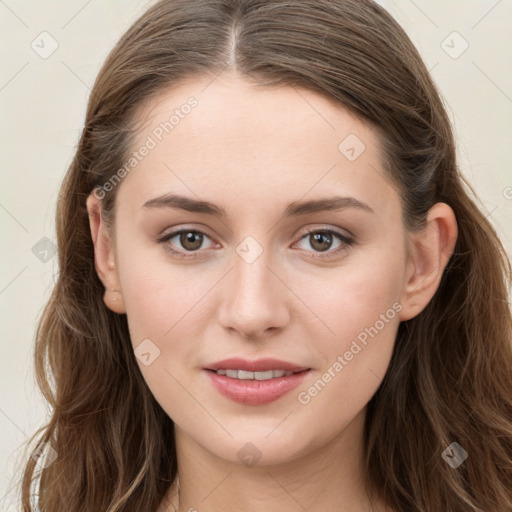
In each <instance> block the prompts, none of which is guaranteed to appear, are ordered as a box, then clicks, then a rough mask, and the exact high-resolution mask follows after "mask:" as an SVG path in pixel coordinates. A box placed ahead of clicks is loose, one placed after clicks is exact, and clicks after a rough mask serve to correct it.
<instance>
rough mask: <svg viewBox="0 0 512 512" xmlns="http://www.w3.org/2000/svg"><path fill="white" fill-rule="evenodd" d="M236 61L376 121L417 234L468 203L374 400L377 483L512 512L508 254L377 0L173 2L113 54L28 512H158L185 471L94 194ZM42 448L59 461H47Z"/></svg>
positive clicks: (44, 362)
mask: <svg viewBox="0 0 512 512" xmlns="http://www.w3.org/2000/svg"><path fill="white" fill-rule="evenodd" d="M226 69H236V70H237V71H238V72H239V73H240V75H241V76H242V77H244V78H246V79H247V80H249V81H251V82H252V83H253V84H255V85H258V86H262V87H273V86H281V85H288V86H294V87H302V88H307V89H310V90H312V91H315V92H317V93H319V94H322V95H324V96H325V97H328V98H330V99H334V100H336V101H338V102H339V103H340V104H342V105H344V106H345V107H346V108H348V109H350V110H351V111H352V112H354V113H355V114H356V115H357V116H359V117H360V118H362V119H364V120H366V121H368V122H370V123H371V124H372V125H373V126H374V127H375V130H377V132H378V133H379V135H380V139H381V141H382V144H383V155H382V159H383V165H384V166H385V168H386V171H387V172H388V173H389V176H390V177H391V178H392V179H393V180H394V182H395V183H396V184H397V186H398V188H399V190H400V194H401V198H402V202H403V217H404V223H405V226H406V227H407V228H408V229H411V230H413V229H417V228H419V227H421V226H422V225H423V223H424V221H425V218H426V214H427V212H428V210H429V208H430V207H431V206H432V205H434V204H435V203H436V202H445V203H447V204H448V205H450V206H451V208H452V209H453V210H454V212H455V216H456V218H457V222H458V231H459V234H458V240H457V244H456V247H455V252H454V254H453V255H452V256H451V258H450V260H449V262H448V265H447V267H446V269H445V271H444V274H443V278H442V281H441V283H440V286H439V289H438V290H437V293H436V294H435V296H434V297H433V299H432V300H431V301H430V303H429V304H428V305H427V307H426V308H425V309H424V310H423V311H422V312H421V313H420V314H419V315H418V316H417V317H415V318H413V319H411V320H409V321H406V322H402V323H401V324H400V327H399V331H398V335H397V339H396V346H395V350H394V353H393V356H392V360H391V363H390V366H389V369H388V371H387V373H386V375H385V377H384V380H383V382H382V383H381V385H380V387H379V389H378V390H377V392H376V393H375V395H374V396H373V397H372V399H371V401H370V402H369V404H368V410H367V417H366V425H365V442H366V444H365V460H366V472H367V485H368V486H369V488H371V489H373V490H375V491H376V492H378V493H379V494H381V495H382V496H383V498H384V499H385V501H386V502H387V503H388V504H389V505H390V506H391V507H393V508H394V509H395V510H400V511H407V512H414V511H428V512H432V511H440V510H444V511H451V512H459V511H460V512H462V511H464V512H467V511H469V510H472V511H485V512H505V511H506V510H509V511H510V510H512V391H511V389H512V374H511V372H512V341H511V340H512V321H511V311H510V307H509V303H508V292H509V290H508V287H509V281H510V271H511V269H510V262H509V260H508V259H507V256H506V253H505V251H504V249H503V247H502V245H501V243H500V241H499V239H498V237H497V235H496V233H495V231H494V229H493V227H492V226H491V224H490V222H489V221H488V220H487V218H486V216H485V215H484V214H483V213H482V211H481V207H480V206H478V203H477V202H476V201H477V200H476V199H475V198H473V196H474V192H473V191H472V189H471V187H470V186H469V185H468V184H467V183H466V182H465V181H464V179H463V177H462V175H461V174H460V172H459V170H458V167H457V163H456V152H455V142H454V138H453V134H452V130H451V126H450V122H449V118H448V117H447V114H446V111H445V109H444V107H443V104H442V101H441V99H440V96H439V93H438V91H437V89H436V87H435V85H434V83H433V81H432V79H431V77H430V75H429V73H428V70H427V69H426V67H425V65H424V63H423V62H422V60H421V57H420V56H419V54H418V52H417V50H416V49H415V47H414V46H413V44H412V43H411V41H410V39H409V38H408V36H407V35H406V34H405V32H404V31H403V30H402V28H401V27H400V26H399V25H398V24H397V23H396V21H395V20H394V19H393V18H392V17H391V16H390V15H389V14H388V13H387V12H386V11H385V10H384V9H383V8H381V7H379V6H378V5H377V4H375V3H374V2H373V1H371V0H300V1H299V0H161V1H159V2H158V3H156V4H154V5H153V6H151V7H150V8H149V9H148V10H147V12H146V13H145V14H143V15H142V16H141V17H140V19H138V20H137V21H136V22H135V23H134V24H133V26H131V27H130V29H129V30H128V31H127V32H126V34H125V35H124V36H123V37H122V38H121V39H120V41H119V42H118V43H117V45H116V46H115V47H114V49H113V50H112V51H111V53H110V54H109V56H108V57H107V59H106V62H105V63H104V65H103V67H102V68H101V70H100V72H99V75H98V77H97V79H96V82H95V84H94V87H93V89H92V92H91V95H90V98H89V103H88V107H87V114H86V119H85V126H84V129H83V131H82V133H81V137H80V140H79V143H78V147H77V150H76V154H75V156H74V159H73V162H72V164H71V166H70V167H69V169H68V172H67V174H66V176H65V179H64V181H63V184H62V188H61V190H60V195H59V198H58V206H57V215H56V229H57V239H58V257H59V275H58V280H57V282H56V285H55V287H54V290H53V293H52V295H51V297H50V299H49V301H48V303H47V305H46V307H45V309H44V312H43V314H42V318H41V320H40V323H39V325H38V329H37V333H36V343H35V371H36V378H37V383H38V386H39V387H40V389H41V391H42V393H43V395H44V397H45V399H46V400H47V401H48V403H49V405H50V406H51V416H50V418H49V422H48V423H47V424H46V425H45V426H44V427H42V428H41V429H39V430H38V431H37V432H36V433H35V434H34V435H33V436H32V438H31V440H30V441H29V443H31V442H33V441H34V440H37V447H36V448H34V450H33V451H32V452H31V454H32V455H34V456H33V457H26V458H27V462H26V467H24V473H23V477H22V482H21V485H20V488H21V495H22V496H21V499H22V506H23V510H24V511H25V512H28V511H32V510H42V511H45V512H60V511H62V510H67V511H73V512H82V511H83V512H100V511H108V512H121V511H139V512H141V511H148V512H150V511H155V510H156V509H157V507H158V506H159V504H160V503H161V501H162V499H163V497H164V496H165V493H166V491H167V489H168V488H169V486H170V485H171V483H172V482H173V481H174V479H175V477H176V473H177V463H176V453H175V444H174V431H173V422H172V420H171V419H170V418H169V417H168V416H167V414H166V413H165V412H164V410H163V409H162V408H161V407H160V405H159V404H158V403H157V402H156V400H155V399H154V397H153V396H152V394H151V392H150V390H149V388H148V387H147V385H146V383H145V381H144V379H143V378H142V376H141V372H140V370H139V367H138V364H137V362H136V358H135V356H134V353H133V349H132V345H131V341H130V336H129V331H128V327H127V321H126V316H125V315H118V314H115V313H113V312H112V311H110V310H109V309H108V308H107V307H106V306H105V304H104V302H103V298H102V297H103V293H104V288H103V285H102V283H101V281H100V280H99V278H98V276H97V274H96V271H95V266H94V249H93V243H92V239H91V233H90V228H89V222H88V214H87V210H86V198H87V196H88V195H89V194H90V193H91V191H93V190H94V188H95V187H96V186H98V185H102V184H104V183H106V182H107V181H108V180H109V179H111V177H112V176H113V175H114V174H115V173H116V171H118V169H119V168H120V167H121V166H122V165H123V162H125V161H126V156H127V155H128V152H129V149H130V141H131V140H132V136H133V134H134V133H135V129H134V119H135V117H136V112H137V109H139V108H140V107H141V105H143V103H144V102H147V101H149V100H150V99H151V98H152V97H154V96H155V95H156V94H158V93H161V92H162V91H164V90H166V89H169V88H172V86H174V85H176V84H178V83H179V82H180V80H182V79H184V78H186V77H194V76H197V77H199V76H207V75H209V76H211V77H212V79H213V78H214V77H215V76H217V75H218V74H219V73H221V72H222V71H224V70H226ZM117 189H118V187H112V190H111V191H109V192H107V193H106V195H105V197H104V198H103V209H104V210H105V212H106V213H109V212H110V213H112V212H113V208H114V198H115V194H116V191H117ZM452 442H457V443H458V444H459V445H460V446H462V447H463V448H464V449H465V451H466V452H467V453H468V458H467V459H466V460H465V461H464V463H463V464H461V465H460V466H459V467H458V468H457V469H453V468H452V467H451V466H450V465H449V464H447V463H446V462H445V460H443V457H442V456H441V455H442V453H443V451H444V450H445V449H446V448H447V447H448V446H450V445H451V443H452ZM42 443H47V444H42ZM27 444H28V443H27ZM42 446H45V447H47V448H48V449H49V448H51V449H52V450H55V452H56V455H57V458H56V459H55V460H54V461H53V462H52V463H51V464H47V465H46V466H45V465H44V464H42V465H39V464H38V468H39V469H38V470H37V469H36V460H38V459H37V456H36V452H35V450H36V449H37V448H41V447H42ZM37 453H39V452H37ZM24 464H25V463H24ZM32 488H34V489H33V490H32ZM32 492H33V494H34V496H37V497H38V498H37V499H38V503H37V506H34V504H31V497H32Z"/></svg>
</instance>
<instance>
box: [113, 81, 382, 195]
mask: <svg viewBox="0 0 512 512" xmlns="http://www.w3.org/2000/svg"><path fill="white" fill-rule="evenodd" d="M136 125H137V132H136V137H135V141H134V143H133V144H132V148H131V149H132V151H134V152H137V151H138V150H139V149H141V148H143V147H144V146H147V147H150V150H146V151H144V153H145V155H144V156H143V157H142V158H139V159H138V160H137V162H135V161H134V162H132V163H133V164H135V165H133V167H132V168H131V170H130V172H129V174H128V175H127V176H126V178H124V181H125V182H126V185H127V184H128V183H132V185H131V186H130V188H131V192H132V193H134V194H136V195H137V196H138V203H140V204H142V203H143V202H144V201H145V200H147V198H148V197H149V196H151V195H152V194H153V195H155V194H156V193H161V192H163V191H165V190H164V189H165V188H166V187H167V188H173V187H174V186H177V187H179V188H180V189H181V191H183V192H188V193H189V194H190V193H191V192H192V193H194V194H196V195H202V194H203V195H204V194H205V193H207V192H208V191H212V192H213V193H214V194H215V195H217V196H222V195H223V194H226V193H229V192H231V193H233V194H237V195H238V196H240V195H241V196H243V197H244V198H246V199H247V200H248V199H250V198H251V197H252V196H253V195H254V193H255V191H258V194H261V195H264V194H267V193H268V194H274V199H275V198H276V197H278V196H279V195H282V194H283V193H285V192H286V191H290V192H291V191H293V194H294V197H293V198H291V199H297V197H295V196H297V195H298V196H299V197H300V196H303V195H304V194H307V193H308V190H309V191H311V193H312V194H313V195H314V193H315V192H318V193H319V194H321V195H325V192H326V191H329V192H332V189H333V188H336V187H337V186H341V187H342V188H343V187H344V188H347V187H348V188H349V189H353V190H347V192H354V189H357V188H359V189H360V192H362V191H363V190H364V191H365V194H366V195H367V196H368V194H372V193H373V195H374V196H375V194H377V195H382V194H383V187H385V186H386V185H387V183H386V182H387V178H386V176H385V173H384V171H383V170H382V165H381V158H380V147H379V140H378V137H377V135H376V133H375V132H374V131H373V130H372V128H371V127H370V126H369V125H368V124H366V123H364V122H363V121H362V120H361V119H359V118H357V117H356V116H354V115H353V114H352V113H351V112H350V111H349V110H347V109H346V108H345V107H344V106H343V105H341V104H339V103H337V102H335V101H334V100H330V99H328V98H326V97H324V96H322V95H320V94H318V93H315V92H313V91H310V90H307V89H302V88H296V87H290V86H280V87H257V86H255V85H253V84H251V83H249V82H247V81H245V80H243V79H241V78H240V77H237V76H234V75H231V74H226V75H224V74H222V75H221V76H219V77H217V78H216V79H215V80H213V81H212V79H211V78H193V79H188V80H186V81H183V82H181V83H180V84H178V85H176V86H174V87H172V88H170V89H168V90H165V91H161V92H160V93H159V94H158V95H157V96H155V97H154V98H152V99H151V100H150V101H148V102H146V103H145V104H144V105H143V107H142V108H140V109H139V111H138V113H137V117H136ZM126 185H123V187H121V188H127V187H126ZM342 191H344V190H342ZM253 199H255V198H253ZM262 199H263V197H262Z"/></svg>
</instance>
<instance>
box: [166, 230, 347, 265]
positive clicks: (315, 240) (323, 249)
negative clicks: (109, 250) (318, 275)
mask: <svg viewBox="0 0 512 512" xmlns="http://www.w3.org/2000/svg"><path fill="white" fill-rule="evenodd" d="M205 237H206V238H209V239H210V240H211V238H210V236H208V235H207V234H206V233H205V232H203V231H201V230H199V229H187V228H185V229H183V228H182V229H179V230H176V231H172V232H171V233H167V234H165V235H163V236H162V237H159V238H157V242H159V243H161V244H164V247H165V250H166V251H168V252H170V253H171V254H173V255H174V256H176V257H178V258H190V257H192V258H193V257H196V256H199V255H200V254H197V255H196V254H193V253H200V252H201V251H200V249H201V246H202V245H203V242H204V239H205ZM174 238H176V239H177V242H175V243H179V244H180V245H181V250H175V249H174V248H173V247H172V246H173V245H174V246H175V243H171V241H172V240H173V239H174ZM334 238H337V239H338V240H339V245H338V246H337V247H336V248H335V249H334V250H330V249H331V246H332V244H333V240H334ZM304 240H307V241H309V242H310V246H311V247H312V248H313V251H315V252H317V255H315V256H313V257H314V258H330V257H333V256H334V255H336V254H338V253H339V252H341V251H343V250H344V249H346V248H347V247H348V246H351V245H353V244H354V243H355V242H354V240H353V239H352V238H350V237H348V236H346V235H344V234H343V233H340V232H338V231H335V230H333V229H315V230H310V231H308V232H307V233H305V234H304V235H303V236H302V237H301V239H300V242H302V241H304ZM187 253H188V254H187ZM318 253H320V254H318ZM321 253H326V255H324V254H321Z"/></svg>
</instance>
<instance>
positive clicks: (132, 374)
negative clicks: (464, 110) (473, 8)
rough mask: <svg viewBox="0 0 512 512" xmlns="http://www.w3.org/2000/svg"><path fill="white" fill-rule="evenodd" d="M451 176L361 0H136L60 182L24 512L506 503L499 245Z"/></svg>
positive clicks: (448, 148) (403, 51) (507, 396)
mask: <svg viewBox="0 0 512 512" xmlns="http://www.w3.org/2000/svg"><path fill="white" fill-rule="evenodd" d="M470 192H471V189H470V188H469V186H468V185H467V184H466V183H465V182H464V180H463V178H462V176H461V174H460V173H459V170H458V168H457V163H456V158H455V143H454V139H453V134H452V131H451V127H450V124H449V120H448V117H447V115H446V112H445V110H444V108H443V105H442V103H441V101H440V98H439V95H438V93H437V91H436V88H435V86H434V84H433V82H432V80H431V78H430V76H429V73H428V71H427V70H426V68H425V66H424V64H423V62H422V60H421V58H420V56H419V55H418V53H417V51H416V50H415V48H414V46H413V44H412V43H411V41H410V40H409V38H408V37H407V36H406V34H405V33H404V31H403V30H402V29H401V28H400V27H399V26H398V25H397V23H396V22H395V21H394V20H393V19H392V18H391V17H390V16H389V15H388V14H387V13H386V12H385V11H384V10H383V9H382V8H381V7H379V6H378V5H376V4H375V3H374V2H372V1H370V0H365V1H360V0H357V1H356V0H336V1H332V0H329V1H327V0H325V1H324V0H320V1H319V0H301V1H287V2H282V1H273V0H245V1H244V0H165V1H163V0H162V1H160V2H158V3H157V4H155V5H154V6H152V7H151V8H150V9H149V10H148V11H147V12H146V13H145V14H144V15H143V16H142V17H141V18H140V19H139V20H138V21H137V22H135V23H134V25H133V26H132V27H131V28H130V29H129V30H128V32H127V33H126V34H125V35H124V36H123V37H122V38H121V40H120V41H119V43H118V44H117V45H116V47H115V48H114V49H113V51H112V52H111V53H110V55H109V57H108V58H107V60H106V62H105V64H104V66H103V68H102V69H101V71H100V73H99V75H98V78H97V80H96V83H95V85H94V88H93V91H92V93H91V97H90V100H89V105H88V110H87V116H86V121H85V127H84V130H83V132H82V135H81V139H80V142H79V145H78V148H77V152H76V155H75V158H74V161H73V163H72V165H71V167H70V169H69V171H68V173H67V175H66V178H65V180H64V183H63V185H62V189H61V194H60V197H59V203H58V210H57V235H58V245H59V262H60V275H59V279H58V282H57V284H56V286H55V289H54V291H53V294H52V296H51V299H50V301H49V303H48V305H47V306H46V309H45V311H44V314H43V317H42V319H41V323H40V325H39V328H38V332H37V344H36V371H37V377H38V383H39V385H40V387H41V389H42V391H43V393H44V395H45V397H46V399H47V400H48V401H49V403H50V404H51V406H52V407H53V414H52V417H51V420H50V422H49V423H48V425H47V426H45V428H43V429H42V432H38V433H37V434H36V435H35V436H34V438H36V436H38V437H37V440H38V446H37V448H36V449H35V451H34V453H33V455H34V456H33V457H32V458H31V459H30V460H29V461H28V463H27V467H26V470H25V474H24V479H23V485H22V487H23V489H22V491H23V497H22V500H23V509H24V510H25V511H32V510H37V509H40V510H44V511H48V512H50V511H51V512H53V511H60V510H73V511H90V512H93V511H94V512H97V511H102V510H105V511H109V512H119V511H159V512H163V511H172V510H179V511H189V512H190V511H194V510H198V511H201V512H203V511H231V510H237V511H238V510H250V511H251V512H260V511H265V512H270V511H274V510H280V511H292V510H293V511H295V510H308V511H314V510H350V511H356V512H359V511H361V512H362V511H374V512H381V511H385V510H386V511H395V512H399V511H406V512H409V511H429V512H430V511H438V510H446V511H453V512H455V511H467V510H475V511H486V512H490V511H495V512H503V511H505V510H512V491H511V488H512V485H511V483H512V396H511V393H510V389H511V384H512V376H511V368H512V346H511V338H512V337H511V324H512V323H511V312H510V309H509V305H508V303H507V300H508V295H507V282H508V279H510V264H509V262H508V260H507V257H506V255H505V252H504V250H503V248H502V245H501V244H500V242H499V240H498V238H497V236H496V233H495V232H494V230H493V228H492V227H491V225H490V223H489V222H488V220H487V219H486V218H485V216H484V215H483V214H482V213H481V211H480V210H479V209H478V207H477V206H476V203H475V201H474V199H472V198H471V196H470ZM47 362H48V363H49V368H47V366H46V363H47ZM47 372H48V373H47ZM52 378H53V379H54V382H55V385H54V386H53V385H52V383H51V379H52ZM43 452H45V453H46V454H47V458H46V459H44V462H40V460H43V459H42V458H38V456H39V457H41V454H42V453H43ZM48 454H49V455H48ZM36 462H37V464H38V466H39V467H40V468H41V469H42V472H41V473H40V475H39V476H40V478H39V479H38V480H37V485H38V493H39V497H38V504H37V507H39V508H33V507H31V505H30V492H29V491H30V485H31V481H32V479H33V477H34V475H33V473H34V469H35V466H36Z"/></svg>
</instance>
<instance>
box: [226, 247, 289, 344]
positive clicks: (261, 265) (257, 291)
mask: <svg viewBox="0 0 512 512" xmlns="http://www.w3.org/2000/svg"><path fill="white" fill-rule="evenodd" d="M267 252H268V251H263V253H262V254H261V255H260V256H259V257H258V258H257V259H256V260H255V261H253V262H251V263H248V262H247V261H245V260H244V259H243V258H241V257H239V256H238V255H237V254H235V255H234V258H233V268H232V270H231V272H229V274H228V275H227V276H226V278H225V280H224V284H223V286H222V287H221V290H219V291H220V293H221V296H222V303H221V307H220V310H219V321H220V323H221V325H222V326H223V327H224V328H226V329H228V330H230V331H236V332H237V333H238V334H240V335H242V336H244V337H247V338H251V339H259V338H262V337H264V336H266V335H267V333H270V332H275V331H277V330H280V329H282V328H283V327H284V326H286V325H287V323H288V322H289V320H290V306H291V303H290V301H291V300H292V298H293V294H292V293H291V292H290V290H289V289H288V288H287V286H286V284H285V282H286V279H285V278H283V277H282V276H279V275H278V272H277V271H276V270H275V269H273V268H271V266H270V265H271V264H272V262H271V261H270V259H269V258H267V256H266V254H267Z"/></svg>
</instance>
